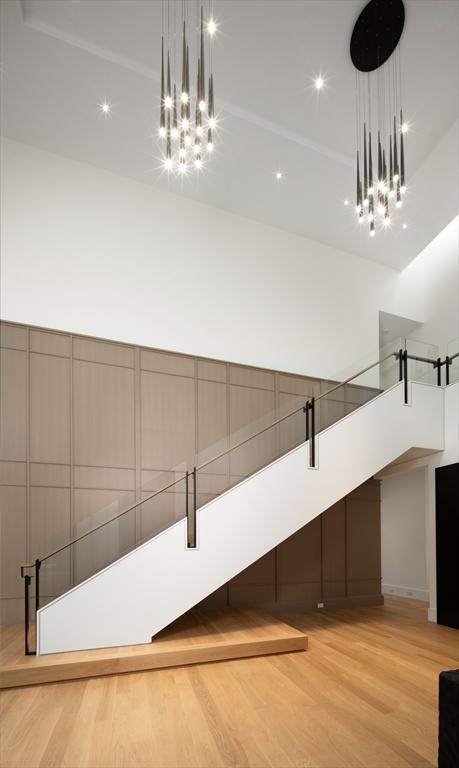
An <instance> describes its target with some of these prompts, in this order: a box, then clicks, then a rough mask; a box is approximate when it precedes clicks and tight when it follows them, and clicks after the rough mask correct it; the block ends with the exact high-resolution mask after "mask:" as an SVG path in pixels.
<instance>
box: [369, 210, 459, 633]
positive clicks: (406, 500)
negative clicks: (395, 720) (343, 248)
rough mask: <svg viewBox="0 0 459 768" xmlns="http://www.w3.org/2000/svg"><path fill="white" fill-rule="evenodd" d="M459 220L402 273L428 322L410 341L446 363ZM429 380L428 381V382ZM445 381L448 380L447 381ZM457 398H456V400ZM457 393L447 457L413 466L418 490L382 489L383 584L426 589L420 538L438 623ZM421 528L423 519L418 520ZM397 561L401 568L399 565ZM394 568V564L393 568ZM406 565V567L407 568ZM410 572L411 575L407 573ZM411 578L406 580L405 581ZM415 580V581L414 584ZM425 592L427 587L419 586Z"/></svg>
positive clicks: (456, 325) (458, 456) (458, 271)
mask: <svg viewBox="0 0 459 768" xmlns="http://www.w3.org/2000/svg"><path fill="white" fill-rule="evenodd" d="M458 241H459V217H456V218H455V219H454V220H453V221H452V222H451V223H450V224H449V225H448V226H447V227H445V229H444V230H443V231H442V232H440V234H439V235H438V236H437V237H436V238H435V239H434V240H433V241H432V242H431V243H430V244H429V245H428V246H427V247H426V248H425V249H424V250H423V251H422V252H421V253H420V254H419V256H418V257H417V258H416V259H415V260H414V261H412V262H411V264H410V265H409V266H408V267H406V268H405V269H404V270H403V272H402V273H401V281H400V289H401V290H402V292H403V288H404V286H410V290H415V291H416V292H417V293H418V295H419V297H420V299H421V300H422V306H423V315H424V322H423V324H422V325H421V326H419V327H418V328H416V329H415V330H414V331H413V332H412V333H411V334H409V338H410V339H412V340H419V341H420V342H423V343H425V344H429V345H431V344H433V345H438V346H439V354H440V356H441V357H443V356H444V355H445V354H447V352H449V353H450V354H451V352H455V351H459V346H458V345H457V341H456V344H454V343H453V344H451V345H450V346H449V348H448V342H451V341H452V340H454V339H456V340H457V337H458V336H459V298H458V297H459V242H458ZM411 351H412V352H414V353H416V354H421V355H422V354H423V353H424V354H425V355H427V356H429V357H430V356H431V354H432V352H431V351H430V350H429V348H428V347H425V349H424V348H423V344H419V345H416V344H413V343H412V348H411ZM416 371H417V373H418V374H422V373H423V372H424V373H426V369H425V366H423V365H422V364H419V365H417V366H416ZM426 375H427V376H430V380H431V381H435V375H434V372H433V371H430V373H426ZM426 380H429V379H426ZM443 381H444V379H443ZM454 392H456V394H454ZM457 398H458V395H457V391H456V390H450V391H449V392H448V396H447V398H446V403H447V406H448V407H447V410H446V411H445V419H446V421H445V431H446V451H445V452H444V453H442V454H440V455H437V456H433V457H431V458H430V459H424V460H420V461H418V462H416V463H415V464H414V465H412V466H415V467H416V466H417V467H419V466H423V467H425V470H421V472H422V473H425V475H422V476H421V475H420V476H419V478H418V479H419V487H417V488H416V487H415V483H414V482H413V480H412V476H411V475H410V474H403V475H401V476H400V477H398V478H391V479H386V480H384V481H383V484H382V489H381V509H382V514H383V525H384V526H385V532H384V536H385V539H386V565H387V573H385V572H384V557H385V555H384V548H383V553H382V555H383V582H387V583H389V584H390V583H393V584H395V585H396V586H397V585H399V586H410V587H411V586H412V587H416V588H418V586H417V585H416V583H415V582H416V581H419V583H421V574H420V573H419V574H418V573H417V571H416V569H415V562H417V563H418V565H420V564H421V563H422V561H424V557H423V556H422V551H421V550H422V541H421V538H422V537H423V536H425V538H426V556H427V568H428V572H427V584H428V591H429V592H430V611H429V617H430V618H431V620H433V621H435V620H436V587H435V585H436V572H435V569H436V559H435V467H436V466H442V465H444V464H450V463H453V462H455V461H459V447H458V443H459V413H458V402H457ZM422 495H423V496H424V497H425V505H426V515H427V517H426V526H427V528H426V532H424V531H421V530H418V531H417V533H416V532H415V531H414V525H415V521H416V512H415V509H414V505H415V504H417V503H420V502H421V496H422ZM401 509H409V510H410V512H409V515H408V518H407V519H406V525H407V526H410V527H411V530H412V533H413V537H414V538H410V536H409V535H408V531H405V528H404V527H403V520H405V518H401V517H400V510H401ZM417 519H418V521H419V525H421V517H418V518H417ZM397 537H400V539H399V541H398V545H397V552H396V553H395V552H394V556H393V559H392V561H391V562H390V561H389V559H388V558H389V555H388V551H387V544H388V542H389V541H396V540H397ZM395 561H397V563H396V562H395ZM389 563H390V564H389ZM403 563H404V564H405V565H403ZM405 568H406V570H405ZM408 573H409V574H412V583H410V584H409V585H404V584H403V580H401V581H400V584H399V583H398V580H399V579H402V578H403V577H404V578H408ZM405 574H406V575H405ZM415 576H416V578H415ZM419 589H421V590H422V585H421V586H419Z"/></svg>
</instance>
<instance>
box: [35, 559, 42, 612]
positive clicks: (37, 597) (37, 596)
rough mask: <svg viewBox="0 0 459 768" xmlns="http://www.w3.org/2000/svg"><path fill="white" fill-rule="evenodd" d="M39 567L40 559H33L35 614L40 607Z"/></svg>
mask: <svg viewBox="0 0 459 768" xmlns="http://www.w3.org/2000/svg"><path fill="white" fill-rule="evenodd" d="M40 568H41V561H40V560H38V558H37V560H35V614H36V613H37V611H38V609H39V608H40ZM36 621H37V619H36V617H35V626H36Z"/></svg>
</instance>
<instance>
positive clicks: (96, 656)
mask: <svg viewBox="0 0 459 768" xmlns="http://www.w3.org/2000/svg"><path fill="white" fill-rule="evenodd" d="M0 630H1V634H0V644H1V650H0V688H14V687H17V686H22V685H37V684H41V683H51V682H58V681H63V680H75V679H78V678H85V677H99V676H101V675H113V674H119V673H122V672H139V671H144V670H148V669H160V668H162V667H178V666H182V665H186V664H199V663H203V662H207V661H222V660H224V659H238V658H246V657H248V656H264V655H268V654H272V653H285V652H289V651H300V650H305V649H306V648H307V644H308V640H307V637H306V635H305V634H303V632H301V631H299V630H297V629H294V627H291V626H289V625H288V624H285V623H284V622H283V621H280V620H279V619H277V618H275V617H273V616H270V615H269V614H267V613H264V612H263V611H260V610H257V609H252V608H242V609H235V608H228V609H225V610H219V611H206V612H202V611H193V612H190V613H187V614H186V615H185V616H182V618H180V619H178V620H177V621H176V622H174V623H173V624H171V625H170V626H169V627H167V628H166V629H165V630H163V631H162V632H160V633H159V634H158V635H156V637H155V638H154V640H153V642H152V643H148V644H147V645H130V646H122V647H120V648H102V649H97V650H93V651H74V652H73V653H53V654H49V655H46V656H38V657H37V656H24V649H23V640H24V632H23V627H22V626H18V625H15V626H9V627H1V628H0Z"/></svg>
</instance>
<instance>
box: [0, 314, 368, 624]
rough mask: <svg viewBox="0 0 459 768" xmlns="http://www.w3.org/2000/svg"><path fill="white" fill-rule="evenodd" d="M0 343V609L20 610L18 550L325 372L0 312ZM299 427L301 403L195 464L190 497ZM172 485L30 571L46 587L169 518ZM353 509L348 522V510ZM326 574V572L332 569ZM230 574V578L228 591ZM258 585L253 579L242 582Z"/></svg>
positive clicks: (106, 558)
mask: <svg viewBox="0 0 459 768" xmlns="http://www.w3.org/2000/svg"><path fill="white" fill-rule="evenodd" d="M0 342H1V361H0V362H1V370H0V374H1V382H0V383H1V435H0V504H1V507H0V526H1V529H0V530H1V540H2V543H1V553H0V554H1V562H2V565H1V573H0V575H1V585H0V589H1V593H0V597H1V621H3V622H15V621H19V620H21V619H22V613H23V600H22V590H23V585H22V582H21V579H20V577H19V569H18V566H19V564H20V563H22V562H25V561H28V562H30V561H33V560H34V559H35V558H36V557H40V556H42V555H43V554H45V553H46V552H48V551H50V550H52V549H54V548H55V547H58V546H60V545H62V544H64V543H65V542H66V541H68V540H69V539H70V538H72V537H74V536H78V535H80V534H81V533H84V532H85V531H88V530H90V529H91V528H93V527H94V526H95V525H97V524H99V523H101V522H104V521H106V520H109V519H111V518H112V517H113V516H114V515H116V514H117V512H118V511H120V510H121V509H123V508H124V507H125V506H127V505H128V504H130V503H132V502H134V501H135V500H140V499H141V498H144V497H145V495H147V494H148V492H151V491H152V490H155V489H156V488H158V487H160V486H161V485H164V484H165V483H166V482H168V481H170V480H171V479H172V478H174V477H176V476H177V475H176V474H174V472H172V471H171V470H173V469H176V470H177V471H179V472H183V471H184V470H185V468H186V467H188V468H189V469H191V468H192V467H193V466H194V465H196V464H199V463H201V462H203V461H205V460H207V459H209V458H210V457H211V456H213V455H215V454H216V453H218V452H219V451H222V450H224V449H225V448H227V447H229V446H232V445H235V443H237V442H238V441H239V440H241V439H243V438H244V437H246V436H247V435H248V434H250V433H251V432H253V431H255V430H256V429H258V428H259V427H262V426H264V425H266V424H269V423H270V422H271V421H272V420H273V419H275V418H277V417H278V416H279V415H283V414H285V413H288V412H289V411H290V410H292V409H294V408H296V407H301V406H302V405H303V404H304V402H305V400H306V399H307V398H308V397H311V396H312V395H313V394H315V395H317V394H318V393H319V392H321V391H324V389H325V388H327V386H329V384H330V382H325V381H319V380H317V379H313V378H308V377H301V376H294V375H290V374H285V373H280V372H277V371H267V370H261V369H258V368H250V367H248V366H241V365H236V364H232V363H225V362H221V361H214V360H205V359H202V358H197V357H191V356H189V355H180V354H175V353H168V352H163V351H159V350H153V349H145V348H140V347H136V346H131V345H126V344H118V343H116V342H110V341H105V340H100V339H92V338H88V337H83V336H80V335H72V334H69V333H60V332H57V331H50V330H47V329H41V328H34V327H28V326H23V325H19V324H13V323H2V324H1V327H0ZM370 393H371V390H368V389H366V388H359V387H352V388H350V387H346V391H345V392H344V391H342V392H341V391H340V393H339V394H338V395H337V396H336V397H335V396H334V397H333V399H331V400H330V402H328V403H327V404H324V405H323V406H321V410H320V412H319V413H318V421H319V424H321V423H322V424H323V425H325V424H326V423H328V422H329V420H330V418H332V417H333V418H336V417H338V416H340V415H344V414H345V413H347V412H348V411H349V410H350V409H352V408H353V407H355V403H357V402H360V400H362V399H367V398H368V397H369V395H370ZM303 434H304V421H303V418H302V416H296V417H292V418H291V419H288V420H287V421H286V422H284V423H283V424H282V426H281V427H280V428H279V429H277V430H273V431H270V432H267V433H264V434H263V435H262V436H260V437H259V438H257V439H256V440H254V441H253V442H252V443H251V444H249V445H246V446H244V447H243V448H240V449H237V450H236V451H235V452H234V453H233V454H232V455H231V457H224V458H222V459H219V460H218V461H215V462H212V464H211V465H210V466H209V467H208V468H207V469H206V470H205V471H203V472H202V473H201V474H200V478H199V493H198V503H199V504H202V503H205V502H206V501H208V500H209V499H211V498H212V497H213V496H215V494H217V493H219V492H220V491H221V490H223V489H224V488H226V487H228V485H230V484H232V483H234V482H237V480H238V479H239V478H240V477H242V476H244V475H247V474H250V473H252V472H253V471H255V470H256V469H257V468H258V467H259V466H261V465H263V464H264V463H266V462H267V461H269V460H270V459H271V458H272V457H273V456H274V455H275V454H277V453H278V452H279V450H287V449H288V448H289V447H291V446H292V445H295V444H297V443H298V441H299V440H301V439H302V437H303ZM184 490H185V485H184V483H181V484H180V485H178V486H177V487H176V488H175V489H174V491H173V492H170V493H167V494H162V495H161V497H160V498H158V499H155V500H153V501H151V502H148V503H146V504H144V505H142V507H141V508H140V509H138V510H137V511H135V512H132V513H129V515H127V516H126V518H123V520H122V521H121V522H120V523H112V524H110V526H108V527H106V528H105V529H104V531H103V533H101V534H100V535H97V536H92V537H91V538H88V539H87V540H84V541H83V542H81V543H80V544H78V545H77V546H75V547H73V548H72V551H71V552H65V553H63V554H62V555H60V556H59V557H57V558H55V560H53V562H52V564H50V567H48V568H47V569H44V570H42V573H41V586H42V590H41V591H42V595H43V598H44V600H47V599H51V598H52V597H53V596H55V595H56V594H59V593H60V592H62V591H63V590H64V589H66V588H68V587H70V586H71V585H72V584H74V583H77V582H78V581H80V580H81V579H82V578H85V577H87V576H88V575H90V574H91V573H92V572H94V571H95V570H98V569H99V568H100V567H103V566H104V565H105V564H106V563H108V562H110V561H111V560H113V559H114V558H115V557H117V556H119V555H120V554H123V553H124V552H126V551H127V550H128V549H129V548H131V547H132V546H134V545H135V543H136V542H139V541H142V540H145V539H146V538H148V537H149V536H151V535H153V534H154V533H156V532H157V531H159V530H161V529H162V528H164V527H165V526H166V525H168V524H170V523H171V522H173V521H174V520H176V519H180V517H182V516H183V514H184V511H185V496H184ZM352 514H353V515H354V516H355V520H356V522H355V526H354V527H355V528H356V529H357V528H358V525H359V523H358V519H357V518H358V511H357V509H356V510H355V512H353V513H352ZM353 519H354V518H353ZM352 524H353V523H352V521H351V527H352ZM331 525H332V523H330V526H331ZM336 526H337V528H336V531H335V535H338V532H339V531H338V528H339V524H338V523H336ZM334 530H335V529H334ZM352 546H355V547H357V544H355V543H354V540H353V544H352ZM367 554H368V553H367ZM287 560H288V558H287ZM257 567H258V566H257ZM259 567H260V568H261V567H266V566H265V565H262V566H259ZM276 567H280V568H281V569H282V568H283V567H285V568H288V567H289V565H288V563H287V561H286V564H285V566H284V565H282V562H281V563H280V566H279V564H278V566H276ZM308 567H311V566H310V565H308ZM376 570H377V569H376ZM332 576H333V574H331V576H330V582H333V581H339V579H338V578H335V577H334V576H333V578H332ZM242 578H244V577H242ZM352 582H353V585H354V586H353V587H352V588H353V589H355V590H357V592H358V590H359V589H363V586H362V585H363V583H364V582H365V577H364V576H362V573H361V572H360V571H359V570H358V568H356V569H355V570H354V571H352ZM285 583H286V584H287V583H290V582H288V581H286V582H285ZM242 586H243V584H242V582H239V587H238V583H235V584H234V587H233V588H234V590H235V593H236V592H237V589H238V588H241V587H242ZM258 587H259V585H258V584H254V585H253V588H254V593H255V592H257V590H258V591H259V589H258ZM285 589H287V587H285ZM288 589H290V590H292V589H293V587H289V588H288Z"/></svg>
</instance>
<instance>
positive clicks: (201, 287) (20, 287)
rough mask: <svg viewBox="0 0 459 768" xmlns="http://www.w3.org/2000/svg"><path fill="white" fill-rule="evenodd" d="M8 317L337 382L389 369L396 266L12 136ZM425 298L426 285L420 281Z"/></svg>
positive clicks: (5, 287)
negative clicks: (362, 371)
mask: <svg viewBox="0 0 459 768" xmlns="http://www.w3.org/2000/svg"><path fill="white" fill-rule="evenodd" d="M2 166H3V188H2V220H3V221H2V223H3V228H2V230H3V232H2V239H3V242H2V278H3V280H2V316H3V317H4V319H9V320H14V321H18V322H24V323H31V324H36V325H42V326H46V327H51V328H58V329H62V330H68V331H74V332H80V333H85V334H90V335H97V336H101V337H106V338H110V339H115V340H120V341H126V342H131V343H137V344H141V345H142V344H143V345H148V346H156V347H160V348H164V349H169V350H175V351H179V352H188V353H193V354H198V355H203V356H209V357H215V358H221V359H227V360H230V361H235V362H240V363H247V364H251V365H259V366H265V367H272V368H277V369H279V370H285V371H292V372H297V373H305V374H309V375H316V376H323V377H327V376H328V377H333V376H334V375H336V374H338V373H339V372H341V371H345V370H346V371H349V370H350V371H352V370H355V369H356V367H358V366H359V364H360V362H362V367H363V365H364V364H367V363H368V362H370V361H372V360H376V359H377V356H378V351H379V344H378V332H379V329H378V311H379V310H380V309H384V310H385V311H388V312H393V313H394V314H401V315H404V316H407V317H414V318H415V319H419V320H422V301H421V300H420V298H419V293H418V291H417V290H411V285H410V282H409V281H403V285H402V284H401V275H400V273H398V272H395V271H394V270H392V269H389V268H386V267H383V266H380V265H378V264H375V263H372V262H370V261H368V260H365V259H361V258H360V257H357V256H353V255H351V254H348V253H343V252H340V251H337V250H335V249H333V248H330V247H327V246H324V245H321V244H319V243H317V242H313V241H310V240H307V239H305V238H301V237H298V236H295V235H290V234H288V233H286V232H284V231H281V230H278V229H275V228H271V227H268V226H264V225H261V224H258V223H256V222H254V221H251V220H248V219H245V218H242V217H239V216H235V215H233V214H230V213H227V212H224V211H221V210H218V209H215V208H210V207H208V206H205V205H202V204H200V203H196V202H194V201H191V200H188V199H185V198H184V197H181V196H179V195H174V194H172V193H168V192H164V191H160V190H158V189H155V188H153V187H151V186H148V185H146V184H141V183H137V182H134V181H132V180H129V179H126V178H122V177H120V176H116V175H114V174H111V173H108V172H106V171H102V170H100V169H96V168H94V167H92V166H90V165H86V164H83V163H78V162H75V161H71V160H68V159H65V158H63V157H60V156H57V155H54V154H51V153H48V152H45V151H42V150H38V149H35V148H32V147H30V146H26V145H23V144H19V143H16V142H13V141H10V140H4V142H3V147H2ZM416 288H417V283H416Z"/></svg>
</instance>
